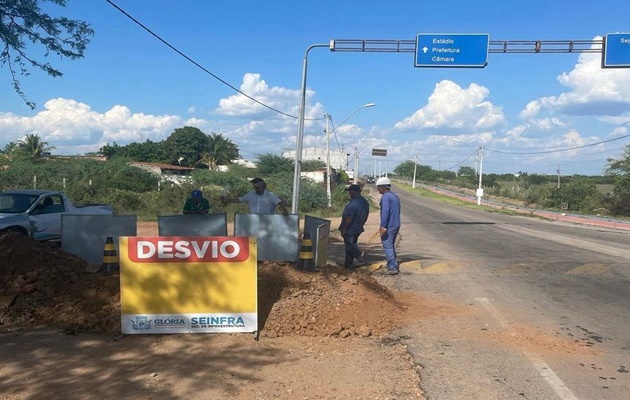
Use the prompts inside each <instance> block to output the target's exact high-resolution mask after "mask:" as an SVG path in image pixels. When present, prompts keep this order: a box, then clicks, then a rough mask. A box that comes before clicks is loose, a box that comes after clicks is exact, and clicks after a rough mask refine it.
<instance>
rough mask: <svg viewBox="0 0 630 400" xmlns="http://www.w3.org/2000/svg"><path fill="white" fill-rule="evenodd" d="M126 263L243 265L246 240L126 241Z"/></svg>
mask: <svg viewBox="0 0 630 400" xmlns="http://www.w3.org/2000/svg"><path fill="white" fill-rule="evenodd" d="M127 243H128V244H127V248H128V254H129V259H130V260H131V261H133V262H135V263H155V262H243V261H245V260H247V259H248V258H249V238H247V237H223V236H221V237H206V236H204V237H196V236H192V237H170V236H161V237H129V240H128V242H127Z"/></svg>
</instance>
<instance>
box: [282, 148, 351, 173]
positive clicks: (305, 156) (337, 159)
mask: <svg viewBox="0 0 630 400" xmlns="http://www.w3.org/2000/svg"><path fill="white" fill-rule="evenodd" d="M282 156H283V157H285V158H291V159H293V160H295V150H287V151H285V152H283V153H282ZM302 160H304V161H306V160H319V161H321V162H323V163H324V164H326V149H325V148H321V147H306V148H303V149H302ZM330 167H331V168H334V169H336V170H337V171H340V170H344V171H345V170H346V169H347V167H348V154H345V153H340V152H339V151H332V150H331V151H330Z"/></svg>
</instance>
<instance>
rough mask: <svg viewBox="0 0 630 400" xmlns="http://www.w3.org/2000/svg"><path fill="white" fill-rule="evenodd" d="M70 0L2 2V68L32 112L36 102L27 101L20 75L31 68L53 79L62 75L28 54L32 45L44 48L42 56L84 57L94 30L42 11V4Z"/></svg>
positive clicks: (58, 3)
mask: <svg viewBox="0 0 630 400" xmlns="http://www.w3.org/2000/svg"><path fill="white" fill-rule="evenodd" d="M67 2H68V1H67V0H0V41H1V42H2V43H3V44H4V46H3V48H2V51H0V65H1V66H2V67H6V68H7V69H8V70H9V73H10V74H11V83H12V86H13V90H14V91H15V92H16V93H17V94H19V95H20V97H22V99H23V100H24V102H25V103H26V105H28V106H29V107H30V108H31V109H33V108H35V103H34V102H32V101H30V100H28V99H27V97H26V95H25V94H24V92H23V91H22V86H21V85H20V81H19V80H18V78H17V77H18V75H22V76H28V75H29V69H28V67H34V68H38V69H41V70H42V71H44V72H46V73H47V74H48V75H50V76H52V77H55V78H56V77H60V76H63V73H62V72H61V71H59V70H58V69H56V68H54V67H53V66H52V65H51V64H50V63H49V62H47V61H43V60H42V61H40V60H37V59H35V58H34V57H33V56H31V55H29V54H27V50H28V51H31V50H32V48H31V46H32V45H31V43H32V44H35V45H39V46H42V47H43V52H42V53H43V56H44V57H48V56H49V55H50V54H57V55H59V56H60V57H63V58H69V59H71V60H74V59H77V58H82V57H83V53H84V51H85V49H86V48H87V45H88V43H89V42H90V37H91V36H92V35H93V34H94V31H93V30H92V29H91V28H90V26H89V25H88V24H87V23H86V22H83V21H79V20H72V19H68V18H65V17H52V16H50V15H48V14H46V13H45V12H44V11H42V9H41V8H40V5H43V3H54V4H56V5H58V6H61V7H65V6H66V3H67Z"/></svg>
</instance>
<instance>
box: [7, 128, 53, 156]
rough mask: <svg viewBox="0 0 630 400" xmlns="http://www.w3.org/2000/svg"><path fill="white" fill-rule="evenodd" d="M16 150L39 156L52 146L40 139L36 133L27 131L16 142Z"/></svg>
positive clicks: (51, 148)
mask: <svg viewBox="0 0 630 400" xmlns="http://www.w3.org/2000/svg"><path fill="white" fill-rule="evenodd" d="M16 143H17V150H18V151H19V152H21V153H23V154H25V155H28V156H31V157H34V158H41V157H42V156H43V154H44V153H45V152H48V151H50V150H53V149H54V148H55V147H54V146H48V142H45V141H43V140H42V138H40V137H39V135H38V134H36V133H29V134H28V135H26V136H25V137H24V139H22V140H18V141H17V142H16Z"/></svg>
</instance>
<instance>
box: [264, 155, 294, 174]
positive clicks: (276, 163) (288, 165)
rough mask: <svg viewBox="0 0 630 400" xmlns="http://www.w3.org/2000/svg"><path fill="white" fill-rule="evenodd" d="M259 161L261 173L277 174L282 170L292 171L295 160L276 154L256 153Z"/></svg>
mask: <svg viewBox="0 0 630 400" xmlns="http://www.w3.org/2000/svg"><path fill="white" fill-rule="evenodd" d="M256 158H257V159H258V162H257V163H256V164H257V166H258V172H260V174H261V175H263V176H267V175H275V174H278V173H282V172H292V171H293V170H294V164H293V160H292V159H290V158H286V157H282V156H279V155H276V154H271V153H266V154H256Z"/></svg>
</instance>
